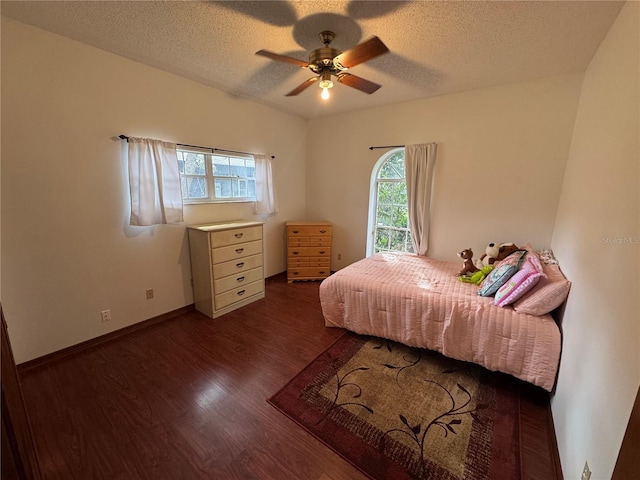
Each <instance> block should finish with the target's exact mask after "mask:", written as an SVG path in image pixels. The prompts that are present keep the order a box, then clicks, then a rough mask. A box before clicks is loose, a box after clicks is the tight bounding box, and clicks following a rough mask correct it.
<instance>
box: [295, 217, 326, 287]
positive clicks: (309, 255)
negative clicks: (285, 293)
mask: <svg viewBox="0 0 640 480" xmlns="http://www.w3.org/2000/svg"><path fill="white" fill-rule="evenodd" d="M330 273H331V224H330V223H329V222H287V282H289V283H291V282H293V281H294V280H322V279H324V278H327V277H328V276H329V275H330Z"/></svg>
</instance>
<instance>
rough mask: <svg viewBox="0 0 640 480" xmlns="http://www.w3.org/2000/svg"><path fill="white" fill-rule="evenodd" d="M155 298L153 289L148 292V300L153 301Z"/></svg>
mask: <svg viewBox="0 0 640 480" xmlns="http://www.w3.org/2000/svg"><path fill="white" fill-rule="evenodd" d="M152 298H153V288H150V289H149V290H147V300H151V299H152Z"/></svg>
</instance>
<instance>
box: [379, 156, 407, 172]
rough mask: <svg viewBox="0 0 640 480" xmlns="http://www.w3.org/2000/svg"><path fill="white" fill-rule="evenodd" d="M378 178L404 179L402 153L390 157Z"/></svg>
mask: <svg viewBox="0 0 640 480" xmlns="http://www.w3.org/2000/svg"><path fill="white" fill-rule="evenodd" d="M378 178H403V179H404V178H405V173H404V151H403V152H398V153H396V154H394V155H392V156H391V157H390V158H389V159H388V160H387V161H386V162H384V165H382V168H381V169H380V174H379V175H378Z"/></svg>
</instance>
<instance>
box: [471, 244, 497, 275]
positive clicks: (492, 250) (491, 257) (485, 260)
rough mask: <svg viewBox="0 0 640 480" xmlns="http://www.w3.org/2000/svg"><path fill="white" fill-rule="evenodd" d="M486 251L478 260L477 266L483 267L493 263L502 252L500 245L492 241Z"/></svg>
mask: <svg viewBox="0 0 640 480" xmlns="http://www.w3.org/2000/svg"><path fill="white" fill-rule="evenodd" d="M484 252H485V253H483V254H482V256H481V257H480V258H479V259H477V260H476V267H477V268H478V269H481V268H482V267H486V266H487V265H493V263H494V262H495V261H496V259H497V258H498V255H499V254H500V245H498V244H496V243H490V244H489V245H487V248H486V249H485V251H484Z"/></svg>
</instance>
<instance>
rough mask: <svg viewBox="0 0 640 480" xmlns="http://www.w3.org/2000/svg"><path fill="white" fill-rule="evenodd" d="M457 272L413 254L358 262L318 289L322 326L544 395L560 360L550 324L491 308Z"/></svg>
mask: <svg viewBox="0 0 640 480" xmlns="http://www.w3.org/2000/svg"><path fill="white" fill-rule="evenodd" d="M459 269H460V265H459V264H458V263H452V262H444V261H440V260H434V259H431V258H428V257H421V256H418V255H413V254H400V253H379V254H376V255H373V256H371V257H368V258H365V259H363V260H361V261H359V262H356V263H354V264H352V265H350V266H348V267H346V268H343V269H342V270H339V271H337V272H336V273H335V274H333V275H332V276H330V277H328V278H326V279H325V280H324V281H323V282H322V284H321V285H320V302H321V305H322V312H323V314H324V318H325V325H326V326H328V327H342V328H345V329H347V330H351V331H353V332H356V333H360V334H365V335H373V336H377V337H382V338H387V339H390V340H395V341H398V342H401V343H404V344H406V345H410V346H416V347H423V348H428V349H430V350H436V351H438V352H441V353H442V354H443V355H446V356H448V357H452V358H456V359H459V360H465V361H468V362H473V363H477V364H479V365H482V366H484V367H486V368H488V369H489V370H497V371H501V372H504V373H508V374H510V375H513V376H514V377H517V378H520V379H522V380H525V381H527V382H530V383H532V384H534V385H538V386H540V387H542V388H544V389H545V390H548V391H551V390H552V388H553V385H554V383H555V378H556V372H557V369H558V362H559V358H560V330H559V329H558V326H557V325H556V323H555V322H554V320H553V319H552V318H551V316H550V315H545V316H541V317H535V316H532V315H527V314H522V313H518V312H516V311H515V310H513V308H511V307H506V308H501V307H497V306H495V305H493V297H489V298H485V297H480V296H478V294H477V291H478V287H477V286H475V285H472V284H468V283H463V282H460V281H459V280H458V279H457V276H456V274H457V272H458V270H459Z"/></svg>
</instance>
